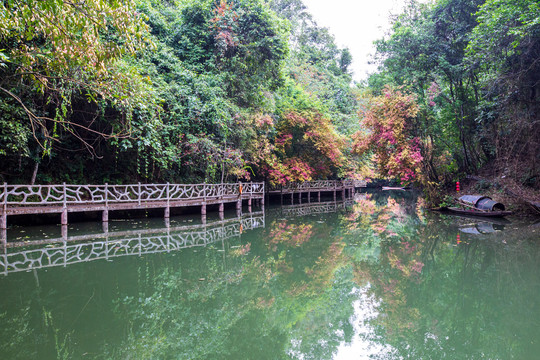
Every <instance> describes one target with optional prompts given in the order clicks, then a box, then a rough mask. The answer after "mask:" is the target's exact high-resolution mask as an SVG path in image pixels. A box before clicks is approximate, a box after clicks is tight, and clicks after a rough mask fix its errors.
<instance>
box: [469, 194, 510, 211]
mask: <svg viewBox="0 0 540 360" xmlns="http://www.w3.org/2000/svg"><path fill="white" fill-rule="evenodd" d="M459 201H462V202H464V203H466V204H469V205H472V206H474V207H475V208H477V209H479V210H487V211H504V210H505V207H504V205H503V204H501V203H498V202H496V201H493V200H492V199H491V198H490V197H489V196H482V195H463V196H462V197H460V198H459Z"/></svg>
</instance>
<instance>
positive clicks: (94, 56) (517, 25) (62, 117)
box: [0, 0, 540, 193]
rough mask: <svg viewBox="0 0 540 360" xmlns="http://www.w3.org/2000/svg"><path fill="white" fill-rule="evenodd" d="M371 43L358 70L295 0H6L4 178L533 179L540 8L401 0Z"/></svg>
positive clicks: (0, 136) (432, 186)
mask: <svg viewBox="0 0 540 360" xmlns="http://www.w3.org/2000/svg"><path fill="white" fill-rule="evenodd" d="M375 45H376V54H375V56H374V59H373V61H375V62H376V63H377V64H378V70H377V71H376V72H375V73H373V74H371V75H370V76H369V78H368V79H367V80H366V81H364V82H361V83H358V82H355V81H353V77H352V72H351V69H350V65H351V62H352V57H351V53H350V52H349V50H348V49H347V48H340V47H339V46H337V44H336V41H335V39H334V37H333V35H332V33H331V30H329V29H327V28H324V27H321V26H319V25H317V22H316V21H315V19H314V18H313V17H312V16H311V15H310V14H309V12H308V11H307V9H306V6H305V5H304V4H303V2H302V0H220V1H217V0H169V1H156V0H107V1H106V0H87V1H85V2H76V1H71V0H63V1H55V0H5V1H3V2H2V4H0V74H1V75H0V164H1V166H0V181H1V182H8V183H25V184H28V183H32V184H33V183H37V184H46V183H59V182H66V183H98V184H99V183H105V182H108V183H114V184H122V183H130V182H134V181H135V182H136V181H140V182H146V183H152V182H175V183H196V182H212V183H215V182H224V181H236V180H241V181H250V180H264V181H266V182H267V183H269V184H273V185H279V184H285V183H288V182H295V181H307V180H316V179H340V178H357V179H364V178H367V179H375V178H387V179H395V180H396V181H398V182H401V183H407V184H409V183H417V184H420V185H422V186H423V187H424V188H425V189H427V191H428V192H431V193H436V192H438V191H439V190H440V189H444V188H445V187H448V186H449V184H452V183H453V182H454V181H456V179H459V178H462V177H464V176H466V175H467V174H478V173H481V172H482V171H484V172H485V171H488V170H489V171H490V173H491V174H495V175H497V176H501V177H507V178H508V179H512V181H514V182H515V183H516V184H518V185H519V186H522V187H530V188H536V189H538V187H539V185H540V126H539V111H540V101H539V96H540V95H539V92H540V89H539V86H540V84H539V82H540V60H539V59H540V3H538V2H536V1H527V0H513V1H510V0H487V1H483V0H436V1H433V2H430V3H418V2H416V1H414V0H412V1H409V2H408V4H407V6H406V7H405V9H404V11H403V13H401V14H400V15H398V16H395V17H394V18H393V19H392V28H391V31H390V32H389V33H388V34H387V35H386V36H385V37H384V38H382V39H380V40H378V41H377V42H376V44H375ZM486 169H488V170H486Z"/></svg>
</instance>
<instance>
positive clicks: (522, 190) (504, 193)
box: [448, 172, 540, 217]
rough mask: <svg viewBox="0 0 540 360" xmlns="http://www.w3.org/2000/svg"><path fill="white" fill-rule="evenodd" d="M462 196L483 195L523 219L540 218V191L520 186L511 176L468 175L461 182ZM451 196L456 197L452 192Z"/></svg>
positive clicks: (484, 173)
mask: <svg viewBox="0 0 540 360" xmlns="http://www.w3.org/2000/svg"><path fill="white" fill-rule="evenodd" d="M460 194H481V195H485V196H489V197H491V198H493V199H494V200H496V201H498V202H500V203H503V204H504V205H505V207H506V209H507V210H510V211H512V212H513V213H514V215H517V216H521V217H538V216H540V190H538V189H533V188H531V187H525V186H523V185H520V184H518V183H517V182H516V181H515V180H514V179H512V178H511V177H509V176H505V175H500V176H495V175H490V174H488V173H486V172H483V173H482V172H480V173H479V175H468V176H467V177H466V178H465V179H463V180H460ZM448 195H449V196H452V197H456V192H455V191H451V192H450V193H448Z"/></svg>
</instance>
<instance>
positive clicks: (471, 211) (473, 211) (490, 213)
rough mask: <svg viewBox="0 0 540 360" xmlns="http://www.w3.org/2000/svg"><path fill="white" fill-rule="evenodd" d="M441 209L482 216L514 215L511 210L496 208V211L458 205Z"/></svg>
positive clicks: (441, 209)
mask: <svg viewBox="0 0 540 360" xmlns="http://www.w3.org/2000/svg"><path fill="white" fill-rule="evenodd" d="M440 211H446V212H449V213H454V214H459V215H469V216H482V217H503V216H507V215H512V212H511V211H504V210H495V211H482V210H476V209H460V208H456V207H444V208H440Z"/></svg>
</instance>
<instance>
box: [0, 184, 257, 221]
mask: <svg viewBox="0 0 540 360" xmlns="http://www.w3.org/2000/svg"><path fill="white" fill-rule="evenodd" d="M264 195H265V192H264V183H262V182H261V183H233V184H140V183H139V184H131V185H108V184H105V185H66V184H62V185H8V184H4V185H3V186H2V188H1V190H0V229H1V230H5V229H7V219H8V216H11V215H24V214H47V213H52V214H60V215H61V219H60V220H61V224H62V225H67V223H68V213H74V212H86V211H97V212H102V220H103V222H108V221H109V211H117V210H135V209H155V208H162V209H164V217H165V218H169V217H170V209H171V208H177V207H187V206H200V207H201V215H202V216H203V220H204V219H205V217H206V207H207V205H213V204H218V205H219V212H220V216H221V215H222V214H223V212H224V204H226V203H236V209H237V212H241V209H242V202H243V201H244V200H247V203H248V206H249V210H250V211H251V206H252V201H253V200H256V201H258V202H259V203H260V205H261V206H264ZM221 217H222V216H221Z"/></svg>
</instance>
